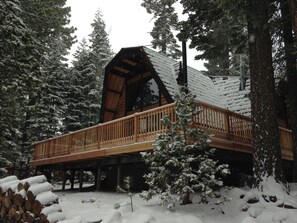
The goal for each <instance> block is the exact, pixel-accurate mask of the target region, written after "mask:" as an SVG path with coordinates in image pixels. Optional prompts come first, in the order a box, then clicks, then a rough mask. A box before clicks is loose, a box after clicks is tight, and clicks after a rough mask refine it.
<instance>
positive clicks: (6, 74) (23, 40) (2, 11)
mask: <svg viewBox="0 0 297 223" xmlns="http://www.w3.org/2000/svg"><path fill="white" fill-rule="evenodd" d="M21 13H22V9H21V7H20V2H19V1H17V0H3V1H1V2H0V39H1V41H0V49H1V50H0V77H1V78H0V95H1V96H0V98H1V104H0V156H1V157H2V158H3V159H5V160H9V161H14V160H16V159H18V157H19V155H20V149H21V138H22V134H21V131H20V129H21V126H22V116H23V114H24V113H25V111H26V110H27V107H28V102H29V97H30V93H31V92H33V91H34V90H35V89H36V84H38V78H39V73H40V72H39V63H38V61H37V58H39V57H40V54H39V51H38V48H39V46H40V45H38V41H36V39H35V38H34V35H33V34H32V31H31V30H30V29H29V28H28V27H27V26H26V24H25V23H24V22H23V20H22V18H21Z"/></svg>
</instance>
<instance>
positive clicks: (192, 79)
mask: <svg viewBox="0 0 297 223" xmlns="http://www.w3.org/2000/svg"><path fill="white" fill-rule="evenodd" d="M143 49H144V51H145V52H146V54H147V56H148V57H149V60H150V62H151V63H152V65H153V67H154V69H155V71H156V72H157V73H158V75H159V77H160V79H161V80H162V82H163V83H164V85H165V86H166V89H167V90H168V92H169V93H170V95H171V96H174V95H175V94H176V93H177V92H178V84H177V81H176V78H177V74H178V72H179V62H178V61H175V60H173V59H171V58H169V57H167V56H166V55H164V54H162V53H158V52H156V51H153V50H151V49H149V48H147V47H143ZM188 87H189V90H190V91H191V92H192V93H193V94H195V95H196V99H197V100H198V101H201V102H205V103H208V104H211V105H214V106H217V107H221V108H224V109H228V110H230V111H233V112H236V113H239V114H242V115H245V116H250V114H251V104H250V99H249V97H248V95H249V92H250V82H249V80H247V82H246V88H245V89H244V90H239V87H240V77H215V78H210V77H209V76H206V75H204V74H203V73H202V72H201V71H198V70H196V69H194V68H191V67H189V66H188Z"/></svg>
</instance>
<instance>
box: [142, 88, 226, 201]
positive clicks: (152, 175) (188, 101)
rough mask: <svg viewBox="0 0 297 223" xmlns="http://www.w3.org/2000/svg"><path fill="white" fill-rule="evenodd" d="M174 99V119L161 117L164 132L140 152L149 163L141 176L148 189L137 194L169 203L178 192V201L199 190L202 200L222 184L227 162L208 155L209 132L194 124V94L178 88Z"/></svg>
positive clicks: (211, 152)
mask: <svg viewBox="0 0 297 223" xmlns="http://www.w3.org/2000/svg"><path fill="white" fill-rule="evenodd" d="M175 101H176V120H175V121H173V120H170V118H169V117H164V118H163V120H162V122H163V125H164V126H165V127H166V128H167V130H166V132H165V133H163V134H160V135H158V136H157V139H156V141H155V143H154V150H153V151H152V152H150V153H149V152H146V153H143V158H144V161H145V163H146V164H148V166H149V173H148V174H146V175H145V176H144V177H145V180H146V183H147V184H148V185H149V190H148V191H144V192H143V193H142V194H141V196H142V197H143V198H145V199H147V200H148V199H151V198H152V197H153V196H160V198H161V200H162V201H163V202H164V203H168V202H169V203H171V202H172V201H173V200H172V199H173V197H172V196H173V195H178V196H179V199H180V202H181V203H182V204H187V203H190V202H191V200H190V194H192V193H194V192H201V196H202V198H203V200H205V199H206V198H207V197H208V196H211V195H212V192H213V188H216V187H220V186H222V184H223V182H222V177H223V176H225V175H227V174H229V169H228V166H227V165H224V164H219V163H218V161H215V160H213V159H212V156H213V153H214V149H210V148H209V146H208V143H209V137H210V136H209V134H208V133H207V132H205V131H203V130H201V129H199V128H197V127H195V123H194V122H193V118H192V117H193V116H195V115H198V113H199V112H200V111H198V110H197V106H196V103H195V97H194V96H193V95H192V94H191V93H186V88H181V91H180V93H179V94H178V95H176V96H175Z"/></svg>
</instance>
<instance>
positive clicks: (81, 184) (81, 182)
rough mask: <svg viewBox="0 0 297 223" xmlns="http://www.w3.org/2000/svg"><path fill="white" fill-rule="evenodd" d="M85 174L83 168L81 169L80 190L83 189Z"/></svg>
mask: <svg viewBox="0 0 297 223" xmlns="http://www.w3.org/2000/svg"><path fill="white" fill-rule="evenodd" d="M83 176H84V171H83V169H80V170H79V191H80V192H81V191H82V187H83V180H84V178H83Z"/></svg>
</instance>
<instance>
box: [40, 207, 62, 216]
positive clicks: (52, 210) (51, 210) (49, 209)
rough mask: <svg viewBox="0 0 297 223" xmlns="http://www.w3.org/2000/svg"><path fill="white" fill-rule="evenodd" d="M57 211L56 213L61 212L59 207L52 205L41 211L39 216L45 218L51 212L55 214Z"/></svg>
mask: <svg viewBox="0 0 297 223" xmlns="http://www.w3.org/2000/svg"><path fill="white" fill-rule="evenodd" d="M57 211H58V212H61V211H62V208H61V206H60V205H58V204H52V205H51V206H48V207H45V208H43V209H42V211H41V214H44V215H46V216H47V215H48V214H50V213H52V212H57Z"/></svg>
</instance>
